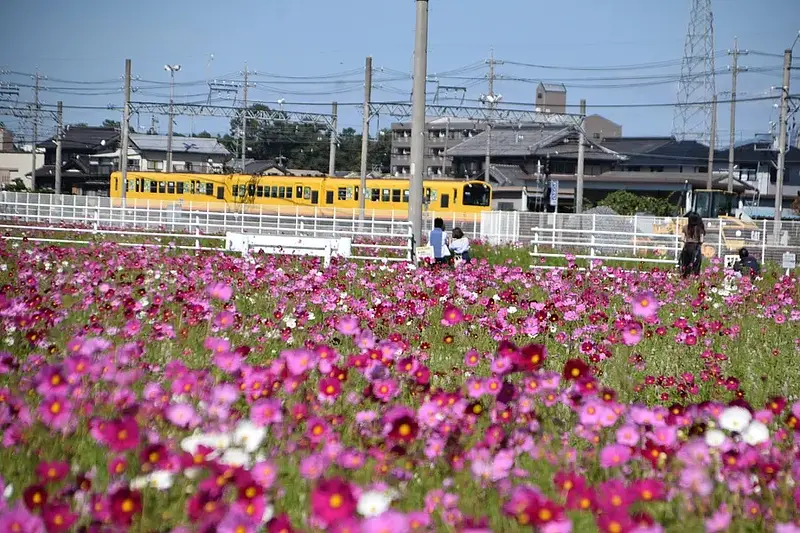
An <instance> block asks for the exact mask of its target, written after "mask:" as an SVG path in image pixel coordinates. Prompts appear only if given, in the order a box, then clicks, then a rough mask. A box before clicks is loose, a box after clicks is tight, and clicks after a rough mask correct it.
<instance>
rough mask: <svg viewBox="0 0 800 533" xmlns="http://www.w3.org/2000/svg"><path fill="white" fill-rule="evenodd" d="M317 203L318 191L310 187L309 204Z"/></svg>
mask: <svg viewBox="0 0 800 533" xmlns="http://www.w3.org/2000/svg"><path fill="white" fill-rule="evenodd" d="M318 203H319V191H318V190H317V189H312V191H311V205H317V204H318Z"/></svg>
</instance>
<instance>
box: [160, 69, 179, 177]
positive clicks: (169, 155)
mask: <svg viewBox="0 0 800 533" xmlns="http://www.w3.org/2000/svg"><path fill="white" fill-rule="evenodd" d="M164 70H166V71H167V72H169V126H167V172H172V106H173V105H174V99H175V73H176V72H179V71H180V70H181V66H180V65H164Z"/></svg>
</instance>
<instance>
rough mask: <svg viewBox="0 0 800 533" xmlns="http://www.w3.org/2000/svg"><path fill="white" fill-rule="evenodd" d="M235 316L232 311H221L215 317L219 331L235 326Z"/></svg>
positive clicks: (215, 323)
mask: <svg viewBox="0 0 800 533" xmlns="http://www.w3.org/2000/svg"><path fill="white" fill-rule="evenodd" d="M233 320H234V314H233V313H231V312H230V311H220V312H219V313H217V316H215V317H214V325H215V326H216V327H217V328H219V329H228V328H229V327H231V326H232V325H233Z"/></svg>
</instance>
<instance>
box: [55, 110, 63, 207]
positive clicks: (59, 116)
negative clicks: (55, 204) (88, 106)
mask: <svg viewBox="0 0 800 533" xmlns="http://www.w3.org/2000/svg"><path fill="white" fill-rule="evenodd" d="M63 141H64V104H63V103H62V102H61V100H59V101H58V106H57V107H56V182H55V187H54V189H55V191H56V194H61V145H62V144H63Z"/></svg>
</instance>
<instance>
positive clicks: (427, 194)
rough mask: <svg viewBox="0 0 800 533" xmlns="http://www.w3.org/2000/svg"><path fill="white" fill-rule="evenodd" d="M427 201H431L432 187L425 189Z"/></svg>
mask: <svg viewBox="0 0 800 533" xmlns="http://www.w3.org/2000/svg"><path fill="white" fill-rule="evenodd" d="M425 201H426V202H429V203H430V201H431V190H430V189H425Z"/></svg>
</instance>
